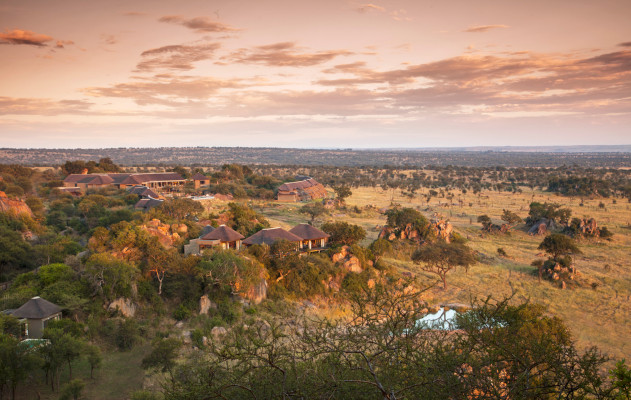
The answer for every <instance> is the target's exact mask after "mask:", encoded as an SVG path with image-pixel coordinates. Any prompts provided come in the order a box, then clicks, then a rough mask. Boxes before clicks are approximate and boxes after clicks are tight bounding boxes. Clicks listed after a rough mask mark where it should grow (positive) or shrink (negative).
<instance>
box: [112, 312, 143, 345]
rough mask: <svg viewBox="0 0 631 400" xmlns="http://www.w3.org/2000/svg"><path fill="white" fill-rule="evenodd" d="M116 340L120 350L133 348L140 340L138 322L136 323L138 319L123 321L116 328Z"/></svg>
mask: <svg viewBox="0 0 631 400" xmlns="http://www.w3.org/2000/svg"><path fill="white" fill-rule="evenodd" d="M114 340H115V342H116V346H118V348H119V349H120V350H123V351H126V350H131V349H132V348H133V347H134V344H136V342H137V341H138V324H136V321H135V320H133V319H131V318H129V319H124V320H123V321H121V322H120V323H119V325H118V329H117V330H116V336H115V339H114Z"/></svg>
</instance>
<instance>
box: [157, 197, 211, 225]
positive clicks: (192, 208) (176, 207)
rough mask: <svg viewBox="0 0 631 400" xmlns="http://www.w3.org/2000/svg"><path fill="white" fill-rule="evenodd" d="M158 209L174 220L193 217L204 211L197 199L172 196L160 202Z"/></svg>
mask: <svg viewBox="0 0 631 400" xmlns="http://www.w3.org/2000/svg"><path fill="white" fill-rule="evenodd" d="M158 208H159V209H160V211H162V212H163V213H164V214H166V215H168V216H169V217H171V218H173V219H175V220H178V221H179V220H183V219H193V218H195V217H197V216H199V215H200V214H201V213H203V212H204V206H202V205H201V203H200V202H199V201H195V200H191V199H187V198H173V199H168V200H165V201H163V202H162V204H160V206H159V207H158Z"/></svg>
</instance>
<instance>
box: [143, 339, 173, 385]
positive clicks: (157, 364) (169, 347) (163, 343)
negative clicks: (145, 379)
mask: <svg viewBox="0 0 631 400" xmlns="http://www.w3.org/2000/svg"><path fill="white" fill-rule="evenodd" d="M151 347H152V348H151V353H149V354H148V355H147V356H146V357H145V358H143V359H142V368H144V369H156V370H158V371H161V372H168V373H169V375H170V376H171V377H173V369H174V368H175V365H176V359H177V355H178V350H179V349H180V347H182V342H181V341H179V340H178V339H174V338H166V339H163V338H155V339H154V340H153V342H152V343H151Z"/></svg>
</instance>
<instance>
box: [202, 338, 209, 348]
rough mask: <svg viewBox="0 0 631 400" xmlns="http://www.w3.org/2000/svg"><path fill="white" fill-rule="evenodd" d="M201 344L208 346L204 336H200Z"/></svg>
mask: <svg viewBox="0 0 631 400" xmlns="http://www.w3.org/2000/svg"><path fill="white" fill-rule="evenodd" d="M202 344H203V345H204V346H208V338H207V337H206V336H202Z"/></svg>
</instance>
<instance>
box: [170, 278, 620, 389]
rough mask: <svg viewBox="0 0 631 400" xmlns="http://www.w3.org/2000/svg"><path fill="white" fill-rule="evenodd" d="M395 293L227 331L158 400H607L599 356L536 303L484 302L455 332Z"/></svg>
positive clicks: (380, 291) (378, 292)
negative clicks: (422, 321)
mask: <svg viewBox="0 0 631 400" xmlns="http://www.w3.org/2000/svg"><path fill="white" fill-rule="evenodd" d="M400 289H401V288H390V289H386V288H382V287H378V288H376V289H375V290H374V291H366V292H362V294H360V295H357V296H353V297H352V299H351V303H350V307H351V315H350V316H349V317H348V318H345V319H342V320H339V321H332V320H327V319H307V318H303V319H301V320H300V329H295V327H294V325H290V324H289V323H288V322H287V320H286V319H273V318H270V319H266V320H265V321H259V322H256V323H254V324H252V325H250V326H249V327H248V328H247V329H243V328H240V327H235V328H233V329H232V330H231V332H230V333H229V335H228V336H226V337H225V338H224V340H222V341H221V342H220V343H219V342H213V343H212V346H210V348H209V349H208V350H207V351H206V352H205V354H201V355H199V356H195V355H193V356H192V357H191V358H190V359H189V360H188V361H185V362H184V363H183V364H182V365H180V366H178V367H177V368H175V370H174V373H173V379H172V380H170V381H169V382H165V384H164V386H163V387H164V396H165V399H167V400H175V399H193V398H328V399H354V398H361V399H380V400H383V399H390V400H394V399H402V398H418V399H430V400H432V399H466V398H510V399H513V398H515V399H526V398H552V397H554V398H564V399H579V398H585V397H587V396H592V395H593V396H595V397H599V398H603V397H604V396H606V393H607V390H608V387H607V385H606V384H604V383H603V381H602V380H601V378H600V376H599V374H598V371H599V368H601V367H602V366H603V363H604V362H605V361H606V358H604V357H602V356H601V355H600V354H599V353H598V352H597V351H596V350H594V349H589V350H587V352H585V353H582V354H581V353H579V352H578V351H577V350H576V348H575V347H574V344H573V341H572V339H571V336H570V334H569V331H568V330H567V328H566V327H565V326H564V325H563V323H562V322H561V321H560V320H558V319H556V318H551V317H548V316H547V315H546V313H545V312H544V311H545V310H543V309H542V308H541V307H538V306H533V305H530V304H521V305H510V301H509V300H503V301H499V302H491V301H488V300H487V301H486V302H483V303H481V304H480V303H478V304H477V307H475V308H474V311H473V312H471V313H465V314H462V315H461V316H460V317H459V318H457V319H456V328H458V330H454V331H452V332H448V331H440V330H431V329H423V327H421V326H419V324H418V322H417V321H418V319H419V318H420V317H421V316H422V315H421V314H420V313H419V312H418V311H417V310H418V309H419V308H418V301H419V300H420V299H419V294H403V292H402V291H401V290H400ZM415 305H416V306H415ZM292 324H295V323H292ZM438 383H440V384H438Z"/></svg>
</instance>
